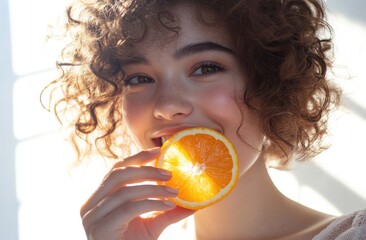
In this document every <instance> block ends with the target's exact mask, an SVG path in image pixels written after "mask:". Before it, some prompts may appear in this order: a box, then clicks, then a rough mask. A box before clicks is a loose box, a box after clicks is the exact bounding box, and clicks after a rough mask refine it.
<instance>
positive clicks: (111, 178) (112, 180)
mask: <svg viewBox="0 0 366 240" xmlns="http://www.w3.org/2000/svg"><path fill="white" fill-rule="evenodd" d="M170 178H171V173H170V172H168V171H165V170H163V169H158V168H154V167H148V166H143V167H127V168H114V169H112V170H111V171H110V172H109V174H107V176H106V177H105V178H104V180H103V182H102V184H101V185H100V187H99V188H98V189H97V190H96V191H95V192H94V194H93V195H92V196H91V197H90V198H89V200H88V201H87V202H86V203H85V204H84V205H83V207H82V208H81V210H80V215H81V217H83V216H84V215H85V214H86V213H87V212H88V211H90V210H91V209H92V208H94V206H96V205H97V204H98V203H99V202H100V201H102V199H104V198H105V197H106V196H108V195H110V194H112V193H114V192H115V191H117V190H118V189H120V188H121V187H123V186H125V185H127V184H132V183H137V182H142V181H167V180H169V179H170Z"/></svg>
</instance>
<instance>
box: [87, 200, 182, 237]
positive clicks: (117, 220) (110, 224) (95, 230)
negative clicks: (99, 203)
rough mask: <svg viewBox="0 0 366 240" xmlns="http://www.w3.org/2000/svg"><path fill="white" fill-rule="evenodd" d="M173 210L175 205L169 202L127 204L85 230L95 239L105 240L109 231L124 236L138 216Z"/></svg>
mask: <svg viewBox="0 0 366 240" xmlns="http://www.w3.org/2000/svg"><path fill="white" fill-rule="evenodd" d="M173 208H175V204H174V203H172V202H170V201H168V200H153V199H145V200H141V201H135V202H127V203H125V204H124V205H122V206H121V207H119V208H118V209H115V210H114V211H113V212H111V213H110V214H108V215H107V216H106V217H104V218H103V219H102V220H101V221H99V222H98V223H95V224H92V225H86V226H84V228H85V231H86V232H87V234H88V235H90V236H93V237H95V239H103V238H102V236H104V235H105V232H106V231H107V230H108V231H112V232H113V231H115V232H121V234H123V233H124V232H125V230H126V229H127V227H128V224H129V222H131V220H133V219H134V218H136V216H139V215H141V214H143V213H147V212H152V211H167V210H169V209H173ZM121 229H122V230H121ZM135 230H136V229H135ZM99 236H100V238H99Z"/></svg>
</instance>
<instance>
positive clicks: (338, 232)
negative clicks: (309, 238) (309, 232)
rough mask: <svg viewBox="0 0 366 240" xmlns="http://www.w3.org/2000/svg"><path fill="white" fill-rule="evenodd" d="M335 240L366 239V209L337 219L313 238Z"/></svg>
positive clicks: (316, 239) (315, 239) (314, 239)
mask: <svg viewBox="0 0 366 240" xmlns="http://www.w3.org/2000/svg"><path fill="white" fill-rule="evenodd" d="M334 239H339V240H347V239H349V240H353V239H355V240H356V239H360V240H361V239H366V209H363V210H359V211H355V212H353V213H351V214H348V215H344V216H341V217H338V218H336V219H335V220H334V221H332V222H331V223H330V224H329V225H328V226H327V227H326V228H325V229H324V230H323V231H321V232H320V233H319V234H318V235H316V236H315V237H314V238H313V240H334Z"/></svg>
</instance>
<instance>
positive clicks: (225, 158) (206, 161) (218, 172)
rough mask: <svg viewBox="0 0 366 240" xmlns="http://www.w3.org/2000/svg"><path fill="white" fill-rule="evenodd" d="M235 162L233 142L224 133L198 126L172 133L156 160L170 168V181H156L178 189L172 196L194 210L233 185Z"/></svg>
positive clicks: (236, 168)
mask: <svg viewBox="0 0 366 240" xmlns="http://www.w3.org/2000/svg"><path fill="white" fill-rule="evenodd" d="M238 165H239V164H238V156H237V153H236V150H235V148H234V145H233V144H232V143H231V142H230V141H229V140H228V139H227V138H226V137H225V136H224V135H223V134H221V133H219V132H217V131H215V130H212V129H209V128H201V127H197V128H189V129H185V130H182V131H179V132H177V133H175V134H174V135H173V136H171V137H170V138H169V139H168V140H167V141H166V142H165V143H164V144H163V146H162V148H161V151H160V156H159V158H158V159H157V160H156V163H155V166H156V167H158V168H163V169H166V170H169V171H171V172H172V178H171V179H170V180H169V181H167V182H161V183H159V184H163V185H167V186H169V187H172V188H176V189H178V190H179V193H178V196H177V197H176V198H173V199H171V200H172V201H173V202H174V203H176V204H177V205H178V206H181V207H184V208H189V209H194V210H198V209H201V208H204V207H207V206H210V205H212V204H214V203H217V202H218V201H220V200H222V199H223V198H224V197H226V196H227V195H228V194H229V193H230V192H231V191H232V190H233V189H234V187H235V185H236V182H237V179H238V175H239V166H238Z"/></svg>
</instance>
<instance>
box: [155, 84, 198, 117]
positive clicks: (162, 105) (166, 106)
mask: <svg viewBox="0 0 366 240" xmlns="http://www.w3.org/2000/svg"><path fill="white" fill-rule="evenodd" d="M186 94H187V92H184V91H183V90H182V89H165V90H162V91H160V94H158V97H157V100H156V102H155V108H154V116H155V117H156V118H157V119H164V120H178V119H181V118H184V117H186V116H188V115H190V114H191V112H192V111H193V106H192V104H191V102H190V101H189V100H188V98H187V97H186Z"/></svg>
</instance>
